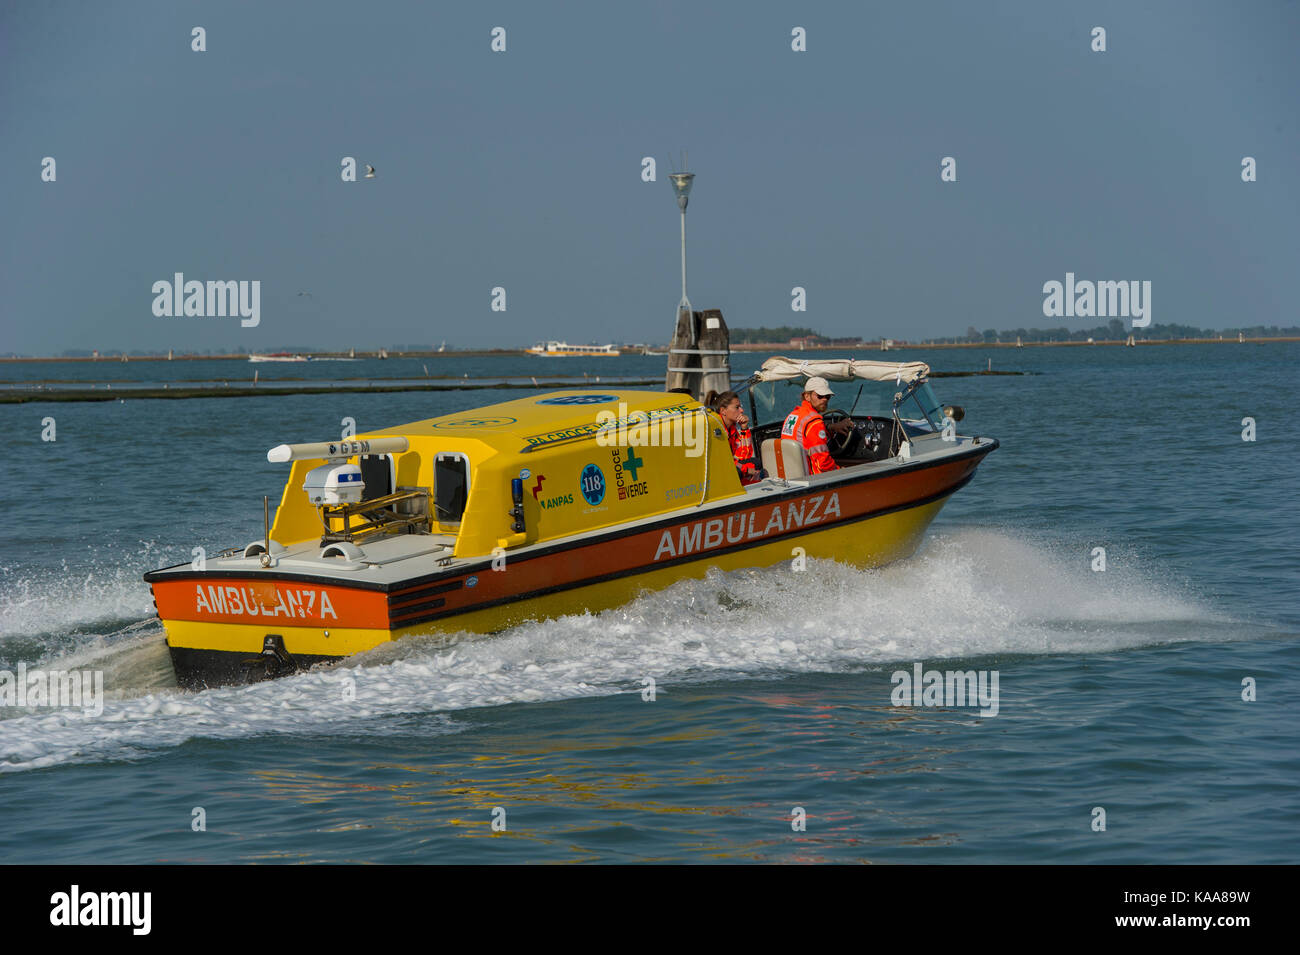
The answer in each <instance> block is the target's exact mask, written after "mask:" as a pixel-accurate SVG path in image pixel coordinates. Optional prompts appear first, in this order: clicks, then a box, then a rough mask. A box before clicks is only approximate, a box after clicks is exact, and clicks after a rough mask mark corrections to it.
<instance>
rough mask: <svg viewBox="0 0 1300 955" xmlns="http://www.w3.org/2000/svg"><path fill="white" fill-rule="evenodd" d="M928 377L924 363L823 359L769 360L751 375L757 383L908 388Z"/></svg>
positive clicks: (928, 367) (928, 368) (927, 368)
mask: <svg viewBox="0 0 1300 955" xmlns="http://www.w3.org/2000/svg"><path fill="white" fill-rule="evenodd" d="M929 374H930V366H929V365H927V364H926V363H925V362H923V361H895V362H890V361H854V360H852V359H848V358H843V359H824V360H820V361H796V360H795V359H793V358H779V357H778V358H769V359H768V360H767V361H765V362H763V367H762V368H760V369H759V370H758V371H757V372H755V373H754V379H755V380H757V381H785V380H787V379H790V378H816V377H821V378H825V379H826V380H827V381H852V380H853V379H855V378H857V379H863V380H866V381H895V382H901V383H902V384H905V385H906V384H910V383H911V382H913V381H915V380H916V379H917V378H925V377H927V376H928V375H929Z"/></svg>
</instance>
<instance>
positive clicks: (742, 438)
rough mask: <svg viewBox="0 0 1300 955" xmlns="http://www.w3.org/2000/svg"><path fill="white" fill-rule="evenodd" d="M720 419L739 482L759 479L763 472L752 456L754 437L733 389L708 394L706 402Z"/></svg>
mask: <svg viewBox="0 0 1300 955" xmlns="http://www.w3.org/2000/svg"><path fill="white" fill-rule="evenodd" d="M706 404H708V405H709V406H710V407H712V408H713V410H714V412H715V413H716V414H717V416H718V417H719V418H721V419H722V424H723V426H725V427H726V429H727V440H728V441H729V442H730V443H731V456H732V457H733V458H735V459H736V468H737V469H738V470H739V471H740V483H741V484H753V483H754V482H755V481H761V480H762V479H763V474H762V472H761V471H760V470H759V467H758V461H757V460H756V459H755V457H754V439H753V437H752V436H751V435H750V431H749V422H748V421H747V420H746V418H745V412H744V410H743V409H742V408H741V405H740V396H739V395H737V394H736V393H735V392H734V391H724V392H722V394H720V395H718V394H713V393H710V394H709V400H708V401H707V402H706Z"/></svg>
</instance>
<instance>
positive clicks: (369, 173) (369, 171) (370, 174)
mask: <svg viewBox="0 0 1300 955" xmlns="http://www.w3.org/2000/svg"><path fill="white" fill-rule="evenodd" d="M365 178H366V179H374V178H375V167H374V166H372V165H370V163H366V175H365Z"/></svg>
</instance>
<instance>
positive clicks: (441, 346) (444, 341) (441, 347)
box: [438, 338, 447, 351]
mask: <svg viewBox="0 0 1300 955" xmlns="http://www.w3.org/2000/svg"><path fill="white" fill-rule="evenodd" d="M446 350H447V339H445V338H444V339H443V340H442V344H441V345H439V346H438V351H446Z"/></svg>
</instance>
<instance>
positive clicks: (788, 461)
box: [762, 438, 808, 480]
mask: <svg viewBox="0 0 1300 955" xmlns="http://www.w3.org/2000/svg"><path fill="white" fill-rule="evenodd" d="M762 458H763V469H764V470H765V471H767V473H768V476H769V477H779V478H795V479H797V480H802V479H804V478H806V477H808V468H807V466H806V465H805V464H804V456H803V445H802V444H800V443H799V442H798V441H796V440H794V438H768V439H767V440H766V441H764V442H763V451H762Z"/></svg>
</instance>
